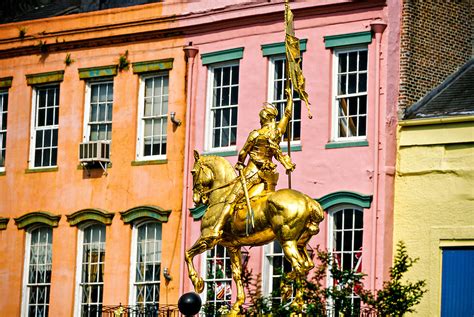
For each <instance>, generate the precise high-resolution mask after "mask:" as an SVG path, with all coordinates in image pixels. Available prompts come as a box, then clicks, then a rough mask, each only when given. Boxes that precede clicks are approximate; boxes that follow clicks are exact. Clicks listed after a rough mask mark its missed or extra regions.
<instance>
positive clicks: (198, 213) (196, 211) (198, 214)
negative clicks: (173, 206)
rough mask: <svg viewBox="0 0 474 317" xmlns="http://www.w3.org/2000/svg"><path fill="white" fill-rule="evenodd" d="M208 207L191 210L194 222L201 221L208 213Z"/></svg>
mask: <svg viewBox="0 0 474 317" xmlns="http://www.w3.org/2000/svg"><path fill="white" fill-rule="evenodd" d="M207 207H208V206H207V205H199V206H197V207H194V208H189V212H190V213H191V216H192V217H193V219H194V220H200V219H201V218H202V216H204V214H205V213H206V210H207Z"/></svg>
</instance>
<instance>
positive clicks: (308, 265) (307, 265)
mask: <svg viewBox="0 0 474 317" xmlns="http://www.w3.org/2000/svg"><path fill="white" fill-rule="evenodd" d="M311 236H312V235H311V234H309V233H308V232H305V233H303V235H302V236H301V238H300V239H299V240H298V251H299V252H300V254H301V255H302V257H303V260H304V261H303V268H304V271H305V272H306V274H307V273H308V272H309V271H311V269H312V268H314V262H313V259H312V258H311V257H310V256H309V254H308V251H307V250H306V246H307V245H308V242H309V240H310V239H311Z"/></svg>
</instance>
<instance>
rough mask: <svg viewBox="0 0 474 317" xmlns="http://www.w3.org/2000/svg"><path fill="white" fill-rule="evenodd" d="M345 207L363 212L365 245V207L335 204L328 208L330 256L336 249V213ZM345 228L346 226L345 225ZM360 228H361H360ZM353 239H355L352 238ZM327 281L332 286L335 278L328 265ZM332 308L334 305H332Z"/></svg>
mask: <svg viewBox="0 0 474 317" xmlns="http://www.w3.org/2000/svg"><path fill="white" fill-rule="evenodd" d="M344 209H353V210H357V211H359V212H361V214H362V229H360V230H361V231H362V248H363V245H364V231H365V229H364V228H365V227H364V209H363V208H361V207H359V206H356V205H351V204H340V205H336V206H333V207H331V208H330V209H329V210H328V216H329V217H328V218H329V219H328V240H327V241H328V251H329V253H330V256H334V254H333V250H334V247H335V245H334V242H335V239H334V214H335V213H337V212H339V211H343V210H344ZM343 228H344V226H343ZM358 230H359V229H358ZM352 232H354V226H352ZM352 241H353V240H352ZM341 243H344V239H343V241H341ZM352 244H353V242H352ZM363 252H364V250H363V249H362V253H361V256H360V260H359V261H362V259H363V254H364V253H363ZM351 253H356V251H355V250H352V251H351ZM360 263H361V262H359V265H360ZM353 269H357V266H356V268H353ZM326 282H327V284H326V285H328V286H332V285H333V283H334V281H333V278H332V275H331V272H330V268H329V267H328V272H327V275H326ZM355 298H358V297H357V296H355V295H354V296H351V299H352V300H354V299H355ZM332 304H333V303H331V302H328V305H329V307H330V306H331V305H332ZM330 308H332V307H330Z"/></svg>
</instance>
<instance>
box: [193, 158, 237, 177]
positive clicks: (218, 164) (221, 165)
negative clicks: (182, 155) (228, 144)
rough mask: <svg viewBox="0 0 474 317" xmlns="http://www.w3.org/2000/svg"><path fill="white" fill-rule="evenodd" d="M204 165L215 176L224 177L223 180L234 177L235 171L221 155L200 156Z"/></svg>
mask: <svg viewBox="0 0 474 317" xmlns="http://www.w3.org/2000/svg"><path fill="white" fill-rule="evenodd" d="M201 158H202V160H203V163H204V165H206V166H207V167H208V168H209V169H211V170H212V172H213V173H214V175H215V176H217V177H219V176H221V177H224V178H225V179H223V181H231V180H232V179H233V178H235V177H236V173H235V170H234V168H233V167H232V164H230V162H229V161H228V160H227V159H225V158H224V157H222V156H216V155H207V156H201Z"/></svg>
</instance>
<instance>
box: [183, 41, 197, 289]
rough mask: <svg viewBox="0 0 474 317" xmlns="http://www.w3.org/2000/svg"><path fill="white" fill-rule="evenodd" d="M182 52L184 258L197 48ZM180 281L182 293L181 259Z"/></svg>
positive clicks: (184, 272)
mask: <svg viewBox="0 0 474 317" xmlns="http://www.w3.org/2000/svg"><path fill="white" fill-rule="evenodd" d="M183 50H184V54H185V55H186V61H187V69H186V81H187V82H186V135H185V139H184V167H183V173H184V177H183V201H182V203H181V217H182V218H181V229H182V237H183V238H182V239H181V252H180V255H181V256H182V258H183V259H184V252H185V251H186V234H187V232H188V229H187V223H188V222H187V218H188V217H187V212H188V190H189V172H190V171H189V156H190V153H189V152H190V149H189V148H190V144H191V118H192V111H193V109H192V104H193V102H192V96H193V78H194V76H193V70H194V57H195V56H196V55H197V53H198V51H199V49H198V48H196V47H193V46H192V42H190V43H189V45H188V46H185V47H184V48H183ZM180 265H181V269H180V272H181V283H180V285H179V294H183V291H184V277H185V276H186V268H185V265H184V261H181V264H180Z"/></svg>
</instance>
